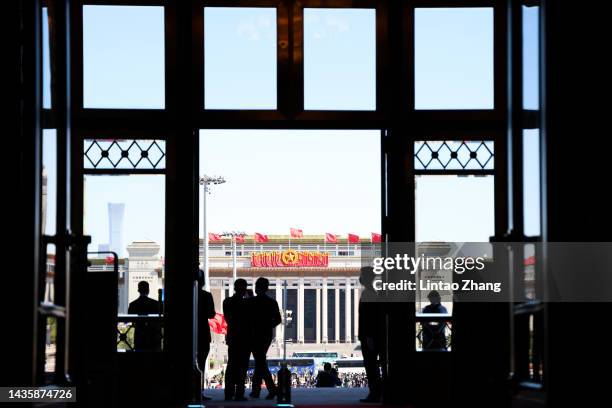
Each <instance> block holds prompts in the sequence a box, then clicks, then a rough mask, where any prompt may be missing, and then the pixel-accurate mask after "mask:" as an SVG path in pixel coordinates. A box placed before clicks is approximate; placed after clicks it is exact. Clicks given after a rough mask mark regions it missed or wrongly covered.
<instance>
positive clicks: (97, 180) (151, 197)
mask: <svg viewBox="0 0 612 408" xmlns="http://www.w3.org/2000/svg"><path fill="white" fill-rule="evenodd" d="M83 190H84V200H85V201H84V204H85V205H84V213H83V222H84V228H85V231H86V234H87V235H90V236H91V244H90V245H89V251H90V252H102V253H101V254H96V255H93V254H92V255H91V256H92V257H93V258H95V259H90V261H91V266H90V270H108V269H110V268H112V267H113V260H114V258H113V257H112V255H110V254H109V253H108V252H109V251H113V252H115V253H116V254H117V255H118V257H119V260H118V262H119V278H120V281H119V288H118V300H119V313H120V314H125V313H128V312H129V303H130V302H132V301H134V300H135V299H137V298H138V296H139V294H138V282H140V281H146V282H148V283H149V297H150V298H152V299H154V300H157V299H158V289H162V290H163V288H164V277H165V275H164V268H165V266H164V251H165V226H164V222H163V220H164V219H165V215H166V213H165V176H163V175H126V176H124V175H122V176H117V175H112V176H109V175H103V176H98V175H95V176H92V175H88V176H86V177H85V178H84V179H83ZM159 220H161V222H157V221H159ZM126 272H129V273H126Z"/></svg>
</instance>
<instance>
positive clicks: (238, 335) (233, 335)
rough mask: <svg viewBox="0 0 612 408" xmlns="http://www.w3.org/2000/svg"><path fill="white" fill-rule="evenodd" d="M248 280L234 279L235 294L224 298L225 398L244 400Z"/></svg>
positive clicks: (247, 338)
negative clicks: (225, 329)
mask: <svg viewBox="0 0 612 408" xmlns="http://www.w3.org/2000/svg"><path fill="white" fill-rule="evenodd" d="M246 294H247V281H246V280H244V279H240V278H239V279H236V281H235V282H234V294H233V295H232V296H230V297H228V298H227V299H225V300H224V301H223V314H224V316H225V321H226V322H227V335H226V336H225V343H226V344H227V368H226V371H225V400H226V401H229V400H231V399H234V400H235V401H246V398H245V397H244V388H245V385H244V382H245V380H246V372H247V369H248V366H249V356H250V354H251V352H250V348H249V345H250V338H251V324H250V322H249V318H250V316H249V310H248V304H247V298H246Z"/></svg>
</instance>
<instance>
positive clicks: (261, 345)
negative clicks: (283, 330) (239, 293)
mask: <svg viewBox="0 0 612 408" xmlns="http://www.w3.org/2000/svg"><path fill="white" fill-rule="evenodd" d="M269 286H270V282H269V281H268V279H266V278H259V279H257V281H256V282H255V293H256V295H257V296H255V297H253V298H251V299H249V302H248V303H249V310H250V312H251V315H252V319H251V322H252V324H253V342H252V348H251V351H252V352H253V358H254V359H255V370H254V372H253V390H252V392H251V397H253V398H259V394H260V393H261V382H262V380H263V381H265V382H266V388H267V389H268V395H267V396H266V399H273V398H274V397H275V396H276V393H277V390H276V385H275V384H274V379H273V378H272V374H270V370H269V369H268V361H267V360H266V354H267V353H268V349H269V348H270V344H271V343H272V337H273V335H274V332H273V330H274V328H275V327H276V326H278V325H279V324H280V322H281V315H280V311H279V310H278V303H277V302H276V300H274V299H272V298H270V297H268V295H267V294H266V292H267V291H268V287H269Z"/></svg>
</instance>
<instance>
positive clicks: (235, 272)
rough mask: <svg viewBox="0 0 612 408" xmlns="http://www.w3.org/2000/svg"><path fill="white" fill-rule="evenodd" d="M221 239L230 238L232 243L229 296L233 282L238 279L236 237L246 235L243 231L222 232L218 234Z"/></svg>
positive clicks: (232, 290) (232, 289)
mask: <svg viewBox="0 0 612 408" xmlns="http://www.w3.org/2000/svg"><path fill="white" fill-rule="evenodd" d="M220 235H221V236H222V237H230V238H231V240H232V241H231V242H232V284H231V285H230V295H233V294H234V282H236V279H238V266H237V263H236V255H237V254H236V251H237V250H238V245H237V243H236V238H237V237H244V236H245V235H246V233H245V232H243V231H230V232H222V233H221V234H220Z"/></svg>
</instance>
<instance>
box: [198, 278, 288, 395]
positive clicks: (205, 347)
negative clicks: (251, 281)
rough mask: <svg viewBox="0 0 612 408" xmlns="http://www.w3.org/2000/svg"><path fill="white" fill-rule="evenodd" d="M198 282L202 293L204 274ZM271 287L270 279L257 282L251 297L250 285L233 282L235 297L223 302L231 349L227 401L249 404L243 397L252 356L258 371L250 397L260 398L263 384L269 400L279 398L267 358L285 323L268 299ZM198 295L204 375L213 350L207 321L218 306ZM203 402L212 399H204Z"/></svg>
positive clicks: (200, 362)
mask: <svg viewBox="0 0 612 408" xmlns="http://www.w3.org/2000/svg"><path fill="white" fill-rule="evenodd" d="M198 281H199V286H200V289H202V288H203V287H204V279H203V276H202V274H200V276H199V277H198ZM269 286H270V282H269V281H268V279H266V278H263V277H262V278H258V279H257V281H256V282H255V296H252V295H251V294H250V293H249V291H248V290H247V281H246V280H244V279H242V278H239V279H236V281H235V282H234V294H233V295H232V296H230V297H228V298H226V299H225V300H224V301H223V315H224V317H225V321H226V322H227V334H226V338H225V342H226V344H227V348H228V361H227V368H226V370H225V400H226V401H229V400H234V401H246V400H247V399H246V397H245V395H244V393H245V381H246V375H247V370H248V368H249V359H250V356H251V354H253V359H254V360H255V370H254V373H253V381H252V389H251V394H250V396H251V397H252V398H259V396H260V393H261V386H262V382H265V384H266V388H267V390H268V395H267V396H266V398H267V399H273V398H275V397H276V394H277V386H276V384H275V383H274V380H273V378H272V374H271V373H270V370H269V369H268V362H267V359H266V356H267V353H268V349H269V348H270V344H271V343H272V338H273V333H274V328H275V327H276V326H278V325H279V324H280V323H281V321H282V319H281V315H280V311H279V308H278V303H277V302H276V300H274V299H272V298H270V297H269V296H268V295H267V291H268V288H269ZM198 293H199V296H198V321H199V325H198V326H199V337H198V338H199V340H198V343H199V344H198V346H199V347H198V366H199V367H200V369H201V370H202V371H203V370H204V367H205V362H206V358H207V356H208V352H209V350H210V328H209V326H208V319H210V318H213V317H214V316H215V306H214V303H213V299H212V295H211V294H210V293H209V292H207V291H204V290H199V291H198ZM202 398H203V399H204V400H207V399H209V398H208V397H205V396H203V397H202Z"/></svg>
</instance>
